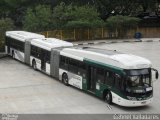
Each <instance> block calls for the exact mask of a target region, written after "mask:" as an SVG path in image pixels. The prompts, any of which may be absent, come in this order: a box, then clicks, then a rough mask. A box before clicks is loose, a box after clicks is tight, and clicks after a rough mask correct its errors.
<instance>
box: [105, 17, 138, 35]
mask: <svg viewBox="0 0 160 120" xmlns="http://www.w3.org/2000/svg"><path fill="white" fill-rule="evenodd" d="M139 21H140V19H138V18H135V17H128V16H122V15H117V16H112V17H109V18H108V19H107V21H106V26H107V27H108V28H109V29H110V30H111V31H116V30H117V32H118V37H120V38H123V37H125V33H126V32H127V30H128V29H131V28H134V27H136V26H137V25H138V22H139Z"/></svg>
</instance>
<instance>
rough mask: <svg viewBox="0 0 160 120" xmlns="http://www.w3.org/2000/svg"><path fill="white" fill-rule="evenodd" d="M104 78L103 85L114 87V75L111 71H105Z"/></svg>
mask: <svg viewBox="0 0 160 120" xmlns="http://www.w3.org/2000/svg"><path fill="white" fill-rule="evenodd" d="M105 76H106V79H105V84H106V85H109V86H113V85H114V73H113V72H111V71H106V73H105Z"/></svg>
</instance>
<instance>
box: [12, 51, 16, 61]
mask: <svg viewBox="0 0 160 120" xmlns="http://www.w3.org/2000/svg"><path fill="white" fill-rule="evenodd" d="M12 58H13V59H15V54H14V50H12Z"/></svg>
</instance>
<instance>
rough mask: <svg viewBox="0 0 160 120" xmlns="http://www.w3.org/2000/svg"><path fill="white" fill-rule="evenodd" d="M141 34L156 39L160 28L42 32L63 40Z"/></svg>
mask: <svg viewBox="0 0 160 120" xmlns="http://www.w3.org/2000/svg"><path fill="white" fill-rule="evenodd" d="M137 32H139V33H141V34H142V37H147V38H151V37H153V38H155V37H157V38H158V37H160V27H157V28H151V27H149V28H146V27H145V28H138V27H137V28H135V29H126V30H120V31H118V30H112V31H111V30H109V29H107V28H95V29H68V30H67V29H65V30H53V31H45V32H41V34H43V35H45V36H46V37H54V38H59V39H62V40H68V41H76V40H95V39H112V38H134V36H135V33H137ZM120 33H121V35H120Z"/></svg>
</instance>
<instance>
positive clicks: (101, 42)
mask: <svg viewBox="0 0 160 120" xmlns="http://www.w3.org/2000/svg"><path fill="white" fill-rule="evenodd" d="M123 42H124V43H131V42H160V40H157V41H154V40H141V39H137V40H134V41H129V40H123V41H100V42H97V41H96V42H88V43H77V44H74V45H75V46H78V45H93V44H94V45H95V44H111V43H123Z"/></svg>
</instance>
